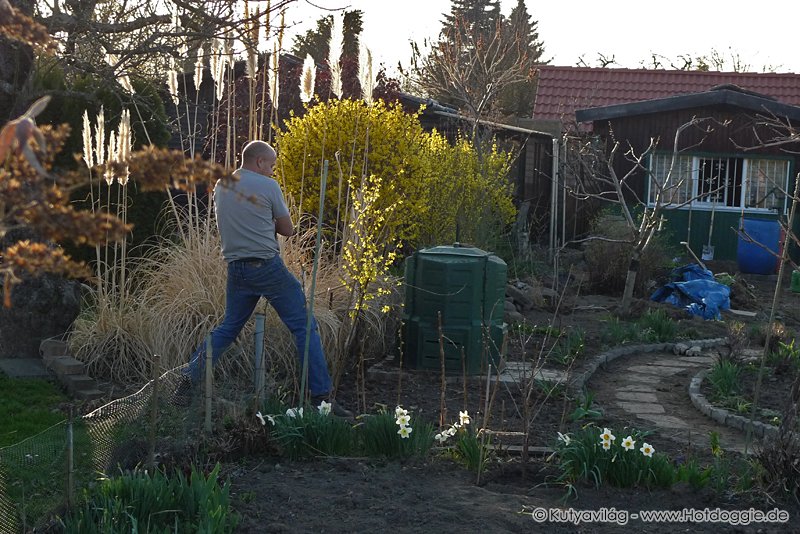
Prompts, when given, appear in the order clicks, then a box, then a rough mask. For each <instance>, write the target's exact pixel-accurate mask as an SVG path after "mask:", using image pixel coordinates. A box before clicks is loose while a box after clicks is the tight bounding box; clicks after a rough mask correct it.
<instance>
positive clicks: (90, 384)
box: [59, 375, 97, 396]
mask: <svg viewBox="0 0 800 534" xmlns="http://www.w3.org/2000/svg"><path fill="white" fill-rule="evenodd" d="M59 380H60V381H61V383H62V384H64V386H65V387H66V388H67V391H69V394H70V395H73V396H75V395H76V393H77V392H78V391H80V390H88V389H97V382H96V381H95V380H94V379H93V378H92V377H90V376H86V375H63V376H60V377H59Z"/></svg>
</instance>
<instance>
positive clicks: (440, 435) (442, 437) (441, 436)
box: [433, 432, 450, 443]
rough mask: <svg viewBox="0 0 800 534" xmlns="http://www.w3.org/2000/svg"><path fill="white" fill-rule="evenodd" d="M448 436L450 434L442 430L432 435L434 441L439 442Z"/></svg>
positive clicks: (442, 441)
mask: <svg viewBox="0 0 800 534" xmlns="http://www.w3.org/2000/svg"><path fill="white" fill-rule="evenodd" d="M449 437H450V436H448V435H447V434H446V433H445V432H442V433H440V434H436V435H435V436H433V438H434V439H435V440H436V441H438V442H439V443H444V442H445V441H447V438H449Z"/></svg>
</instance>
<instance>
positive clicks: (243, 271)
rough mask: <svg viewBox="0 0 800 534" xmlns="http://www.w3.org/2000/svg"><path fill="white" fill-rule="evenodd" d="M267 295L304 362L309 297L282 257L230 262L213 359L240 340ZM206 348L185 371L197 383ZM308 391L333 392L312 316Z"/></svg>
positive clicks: (214, 333)
mask: <svg viewBox="0 0 800 534" xmlns="http://www.w3.org/2000/svg"><path fill="white" fill-rule="evenodd" d="M261 297H265V298H266V299H267V300H268V301H269V303H270V304H272V307H273V308H275V311H276V312H278V316H279V317H280V318H281V320H282V321H283V324H285V325H286V327H287V328H288V329H289V331H290V332H291V333H292V334H293V335H294V339H295V343H296V344H297V352H298V354H299V357H300V365H301V366H302V364H303V353H304V351H305V343H306V321H307V320H308V314H307V313H306V297H305V294H303V290H302V288H301V287H300V282H298V281H297V278H295V277H294V275H293V274H292V273H290V272H289V270H288V269H287V268H286V265H284V264H283V260H282V259H281V257H280V256H278V255H276V256H275V257H274V258H272V259H269V260H256V261H253V260H249V261H232V262H230V263H228V285H227V288H226V295H225V318H224V319H223V321H222V324H220V325H219V326H217V327H216V328H215V329H214V330H213V331H212V332H211V349H212V353H213V354H212V358H213V359H212V362H213V364H216V363H217V360H219V357H220V355H221V354H222V353H223V352H225V349H227V348H228V347H229V346H230V345H231V343H233V342H234V341H235V340H236V336H238V335H239V332H241V330H242V328H243V327H244V324H245V323H246V322H247V320H248V319H249V318H250V315H251V314H252V313H253V310H254V309H255V307H256V304H257V303H258V299H259V298H261ZM205 356H206V347H205V342H203V343H202V344H201V345H200V346H199V347H198V348H197V350H196V351H195V352H194V354H193V355H192V359H191V360H190V361H189V366H188V368H187V369H186V371H185V373H186V375H188V376H189V377H190V378H191V379H192V382H193V383H194V384H197V383H198V382H199V381H200V377H201V376H202V373H203V368H204V367H205ZM308 390H309V392H310V393H311V396H312V397H313V396H318V395H326V394H328V393H330V391H331V377H330V374H329V373H328V364H327V362H326V361H325V355H324V354H323V352H322V343H321V342H320V338H319V331H318V329H317V321H316V319H315V318H314V317H312V318H311V332H310V340H309V345H308Z"/></svg>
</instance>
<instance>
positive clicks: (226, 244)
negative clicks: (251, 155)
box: [214, 169, 289, 263]
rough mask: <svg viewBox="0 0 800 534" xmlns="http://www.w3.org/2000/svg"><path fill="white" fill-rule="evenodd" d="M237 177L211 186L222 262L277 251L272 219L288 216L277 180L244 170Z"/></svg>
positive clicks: (240, 170)
mask: <svg viewBox="0 0 800 534" xmlns="http://www.w3.org/2000/svg"><path fill="white" fill-rule="evenodd" d="M234 176H236V177H238V178H239V179H238V180H226V181H223V180H220V181H218V182H217V184H216V185H215V186H214V210H215V212H216V215H217V228H219V235H220V239H221V240H222V256H223V257H224V258H225V261H226V262H229V263H230V262H232V261H235V260H242V259H245V258H260V259H265V260H266V259H269V258H272V257H274V256H275V255H276V254H278V241H277V239H276V238H275V219H277V218H279V217H285V216H286V215H289V210H288V208H287V207H286V202H284V200H283V193H282V192H281V187H280V185H278V182H276V181H275V180H273V179H272V178H269V177H268V176H264V175H261V174H258V173H257V172H253V171H249V170H247V169H237V170H236V171H235V172H234Z"/></svg>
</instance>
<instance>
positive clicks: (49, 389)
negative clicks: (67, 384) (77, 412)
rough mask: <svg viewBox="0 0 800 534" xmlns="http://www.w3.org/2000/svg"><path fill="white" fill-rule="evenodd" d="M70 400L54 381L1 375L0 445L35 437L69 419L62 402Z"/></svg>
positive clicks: (5, 445)
mask: <svg viewBox="0 0 800 534" xmlns="http://www.w3.org/2000/svg"><path fill="white" fill-rule="evenodd" d="M67 400H69V399H68V398H67V397H66V396H65V395H64V394H63V393H62V392H61V390H60V389H59V388H58V386H56V385H55V384H53V383H52V382H50V381H47V380H40V379H35V378H29V379H18V378H9V377H7V376H5V375H0V421H2V422H3V425H2V430H0V448H3V447H7V446H9V445H13V444H14V443H19V442H20V441H22V440H23V439H26V438H29V437H31V436H35V435H36V434H38V433H39V432H42V431H43V430H46V429H48V428H50V427H51V426H53V425H54V424H56V423H58V422H59V421H63V420H64V419H66V417H65V416H64V413H63V412H62V411H61V410H59V409H58V404H59V403H62V402H65V401H67Z"/></svg>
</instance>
